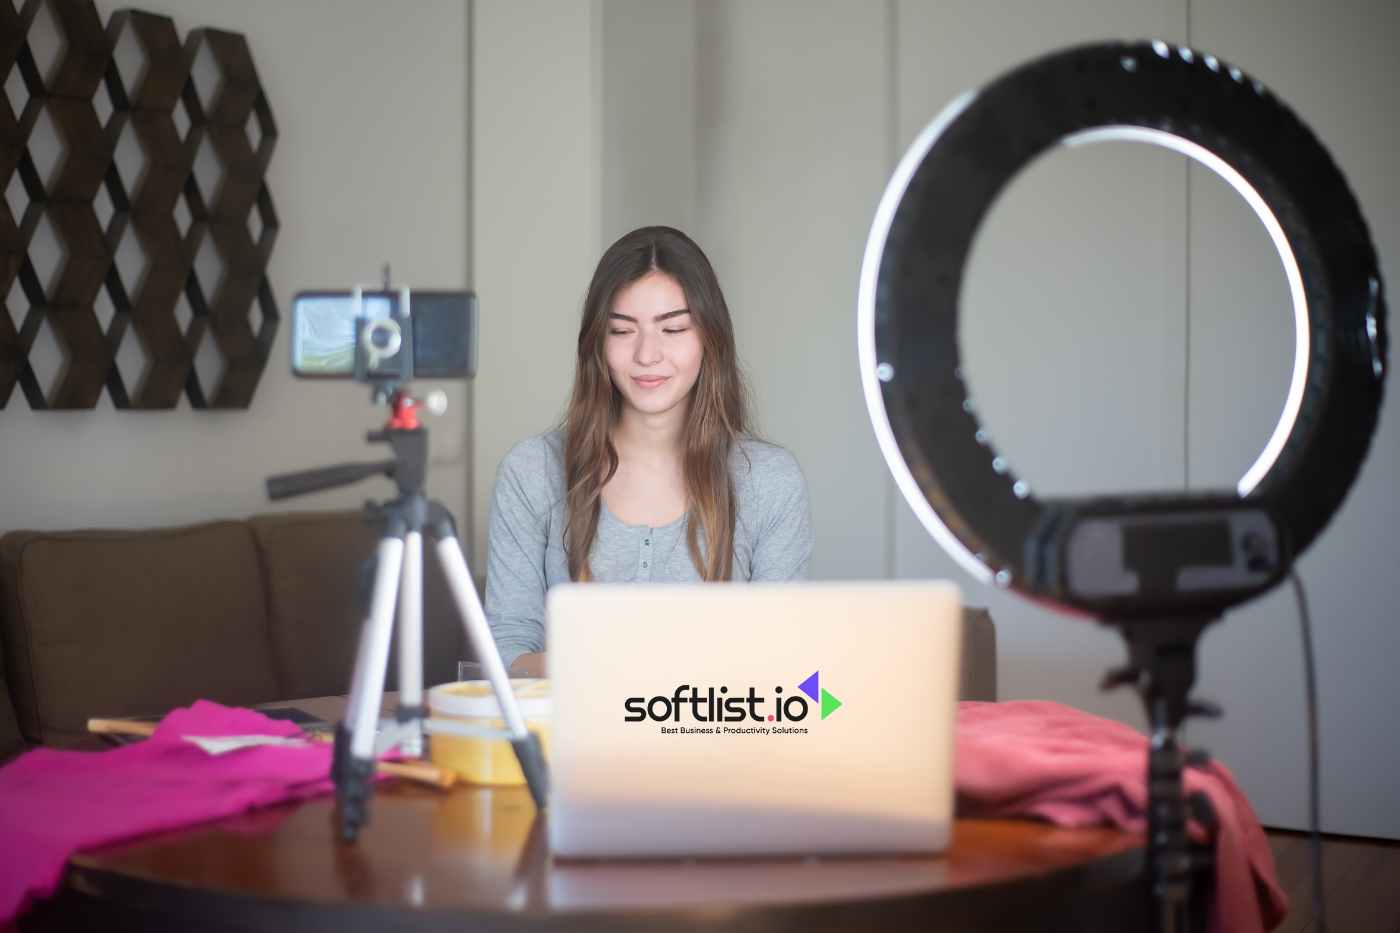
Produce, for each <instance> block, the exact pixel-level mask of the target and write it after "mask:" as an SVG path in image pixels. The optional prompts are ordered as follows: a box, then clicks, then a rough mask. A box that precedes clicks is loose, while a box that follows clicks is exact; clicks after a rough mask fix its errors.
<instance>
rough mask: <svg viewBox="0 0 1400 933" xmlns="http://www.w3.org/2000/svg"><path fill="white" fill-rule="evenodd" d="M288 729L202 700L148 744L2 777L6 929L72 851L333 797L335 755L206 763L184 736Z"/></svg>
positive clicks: (29, 758)
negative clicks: (318, 797)
mask: <svg viewBox="0 0 1400 933" xmlns="http://www.w3.org/2000/svg"><path fill="white" fill-rule="evenodd" d="M300 731H301V730H300V729H298V728H297V726H295V725H294V724H292V723H290V722H285V721H282V720H277V719H269V718H268V717H267V716H264V715H262V714H261V713H257V712H253V711H252V710H247V709H235V708H230V707H226V706H221V705H220V704H218V703H211V702H208V701H206V700H200V701H198V702H196V703H195V704H194V705H193V706H191V707H188V708H186V709H179V710H175V711H174V712H172V713H170V714H169V715H168V716H166V717H165V719H164V720H162V721H161V724H160V726H159V727H158V728H157V729H156V732H155V735H153V736H152V737H151V738H149V739H147V740H146V741H144V742H139V743H137V744H134V745H127V746H124V747H122V748H115V749H112V750H110V751H105V752H72V751H57V750H54V749H47V748H40V749H36V750H34V751H32V752H28V753H27V754H25V755H22V756H21V757H20V758H18V759H17V760H15V761H14V762H12V763H10V764H9V765H6V766H5V767H4V768H0V930H3V929H5V928H6V927H7V926H8V925H9V924H10V923H11V922H12V921H13V920H14V918H15V917H17V916H18V915H19V913H20V912H21V911H23V910H24V909H25V907H26V906H27V905H28V904H29V903H30V902H31V901H32V900H34V899H37V898H41V897H46V896H47V895H49V894H52V893H53V892H54V890H55V889H56V888H57V887H58V884H59V882H60V881H61V880H62V877H63V868H64V866H65V865H66V864H67V863H68V858H69V856H71V855H72V854H73V853H74V852H77V851H79V850H81V849H88V848H92V847H95V846H99V845H105V844H109V843H115V842H121V841H124V840H128V839H134V838H136V837H138V836H145V835H148V834H150V833H155V832H160V831H162V830H168V829H177V828H179V827H181V826H189V825H192V824H194V823H201V822H204V821H205V820H211V819H215V818H217V817H221V816H231V815H233V814H235V813H241V812H243V811H245V810H251V809H254V808H256V807H265V806H269V805H271V804H275V803H282V802H283V801H287V800H299V799H302V798H305V797H312V796H316V795H318V794H325V793H328V792H330V791H331V790H333V789H334V788H333V785H332V784H331V782H330V780H329V777H328V775H329V774H330V766H331V746H330V745H328V744H325V743H319V742H318V743H308V744H306V745H302V746H295V747H288V746H265V747H259V748H248V749H243V750H241V751H239V752H237V753H236V754H228V755H210V754H208V753H206V752H205V751H203V750H202V749H200V748H199V747H198V746H197V745H194V744H192V743H190V742H187V741H185V740H184V739H183V738H182V736H185V735H199V736H228V735H279V736H289V737H290V736H296V735H299V734H300Z"/></svg>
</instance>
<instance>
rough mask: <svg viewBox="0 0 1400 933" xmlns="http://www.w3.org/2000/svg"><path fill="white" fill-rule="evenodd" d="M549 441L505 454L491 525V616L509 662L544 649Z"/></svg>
mask: <svg viewBox="0 0 1400 933" xmlns="http://www.w3.org/2000/svg"><path fill="white" fill-rule="evenodd" d="M543 448H544V443H543V441H542V440H541V439H539V438H531V439H529V440H526V441H522V442H521V443H519V444H517V445H515V447H513V448H512V449H511V451H510V452H509V453H508V454H506V456H505V457H504V458H503V459H502V460H501V465H500V468H499V469H498V470H497V471H496V485H495V489H494V491H493V493H492V496H491V520H490V525H489V528H488V531H487V545H486V546H487V563H486V618H487V621H488V622H490V624H491V634H492V635H493V636H494V637H495V639H496V647H497V649H498V650H499V651H500V652H501V660H502V661H504V662H505V665H506V667H507V668H509V667H511V665H512V664H513V663H514V662H515V660H516V659H517V658H518V657H521V656H522V655H527V654H529V653H531V652H539V651H543V650H544V594H545V589H546V587H547V583H546V580H545V569H544V559H545V547H546V545H547V543H548V542H547V538H546V536H547V533H548V527H549V524H548V523H549V485H548V474H547V473H546V463H547V461H546V458H545V452H544V450H543Z"/></svg>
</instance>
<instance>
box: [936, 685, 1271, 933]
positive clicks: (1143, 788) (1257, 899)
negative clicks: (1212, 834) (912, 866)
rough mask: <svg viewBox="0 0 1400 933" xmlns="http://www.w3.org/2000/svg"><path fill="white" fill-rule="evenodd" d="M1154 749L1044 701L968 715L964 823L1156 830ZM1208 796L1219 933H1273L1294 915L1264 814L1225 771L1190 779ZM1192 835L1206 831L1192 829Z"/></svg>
mask: <svg viewBox="0 0 1400 933" xmlns="http://www.w3.org/2000/svg"><path fill="white" fill-rule="evenodd" d="M1146 772H1147V739H1146V738H1145V737H1143V735H1142V734H1141V733H1139V732H1137V731H1136V730H1134V729H1132V728H1129V727H1128V726H1125V725H1123V724H1122V723H1118V722H1114V721H1112V720H1109V719H1102V718H1100V717H1098V716H1091V715H1090V714H1088V713H1085V712H1081V711H1080V710H1077V709H1072V708H1070V707H1068V706H1062V705H1060V704H1058V703H1049V702H1042V701H1015V702H1006V703H974V702H964V703H960V704H959V705H958V728H957V775H956V779H955V783H956V786H957V793H958V815H959V816H970V817H978V816H981V817H995V816H1034V817H1040V818H1042V819H1045V820H1049V821H1050V822H1052V823H1055V824H1057V825H1060V826H1090V825H1094V824H1099V823H1112V824H1114V825H1116V826H1121V827H1122V828H1124V829H1128V830H1134V831H1137V832H1145V831H1146V829H1147V776H1146ZM1185 780H1186V793H1187V794H1191V793H1193V792H1194V791H1198V790H1201V791H1205V793H1206V794H1207V795H1208V796H1209V797H1210V802H1211V804H1213V805H1214V808H1215V812H1216V815H1217V817H1218V818H1219V822H1220V828H1219V831H1218V833H1217V834H1216V839H1215V899H1214V903H1213V904H1211V908H1210V928H1211V930H1212V931H1213V933H1226V931H1232V933H1234V931H1238V933H1260V931H1264V930H1272V929H1273V928H1274V927H1276V926H1278V925H1279V924H1280V923H1282V922H1283V918H1284V916H1285V915H1286V914H1287V913H1288V897H1287V895H1285V894H1284V892H1283V889H1282V888H1281V887H1279V883H1278V879H1277V877H1276V876H1275V869H1274V858H1273V853H1272V851H1271V850H1270V849H1269V840H1268V837H1267V836H1265V835H1264V830H1263V828H1262V827H1261V826H1260V825H1259V820H1258V818H1257V817H1256V816H1255V815H1254V808H1253V807H1251V806H1250V805H1249V801H1248V800H1246V799H1245V796H1244V794H1243V793H1241V792H1240V789H1239V787H1238V785H1236V784H1235V778H1234V776H1233V775H1231V774H1230V772H1229V771H1228V770H1227V769H1226V768H1225V766H1224V765H1222V764H1219V763H1218V762H1212V763H1210V764H1209V765H1207V766H1205V767H1204V768H1189V769H1187V771H1186V777H1185ZM1191 828H1192V834H1193V836H1195V837H1197V838H1201V839H1204V838H1205V836H1204V831H1203V830H1202V829H1201V828H1200V827H1199V826H1195V825H1194V824H1192V827H1191Z"/></svg>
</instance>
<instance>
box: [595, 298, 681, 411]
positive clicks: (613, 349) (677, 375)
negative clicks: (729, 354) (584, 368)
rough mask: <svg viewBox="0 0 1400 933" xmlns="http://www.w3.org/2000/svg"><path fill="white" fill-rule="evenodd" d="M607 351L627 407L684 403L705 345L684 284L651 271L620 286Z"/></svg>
mask: <svg viewBox="0 0 1400 933" xmlns="http://www.w3.org/2000/svg"><path fill="white" fill-rule="evenodd" d="M603 354H604V357H605V358H606V360H607V364H608V373H609V374H610V375H611V376H612V384H613V385H614V386H615V387H616V388H617V391H619V392H621V393H622V398H623V401H624V402H625V403H626V405H627V406H628V407H629V408H633V409H635V410H636V411H639V412H642V413H644V414H648V415H659V414H663V413H665V412H668V411H671V410H672V409H675V408H676V407H677V406H684V404H685V402H686V399H687V398H688V397H689V395H690V390H691V389H692V388H694V387H695V380H696V379H697V378H699V376H700V363H701V361H702V360H703V359H704V357H705V350H704V347H703V346H702V345H701V343H700V334H699V332H698V331H697V330H696V328H695V324H694V322H693V321H692V319H691V314H690V310H689V308H688V307H687V305H686V300H685V291H684V290H682V289H681V287H680V284H679V283H678V282H677V281H676V280H675V279H673V278H671V277H670V276H669V275H667V274H666V273H664V272H649V273H647V274H646V275H645V276H643V277H642V278H640V279H638V280H637V281H635V282H633V283H632V284H631V285H628V286H627V287H625V288H623V289H622V290H621V291H619V292H618V293H617V297H616V298H615V299H614V300H613V306H612V311H611V313H610V314H609V315H608V332H607V336H606V337H604V339H603ZM681 411H684V408H683V407H682V408H681Z"/></svg>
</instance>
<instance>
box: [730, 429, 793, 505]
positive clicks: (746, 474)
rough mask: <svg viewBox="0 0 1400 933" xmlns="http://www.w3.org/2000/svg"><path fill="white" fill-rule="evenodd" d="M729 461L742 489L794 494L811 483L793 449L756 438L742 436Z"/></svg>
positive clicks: (737, 482) (736, 482)
mask: <svg viewBox="0 0 1400 933" xmlns="http://www.w3.org/2000/svg"><path fill="white" fill-rule="evenodd" d="M729 462H730V470H731V471H732V473H733V475H734V481H735V484H736V485H737V486H739V487H740V488H741V489H749V490H753V491H755V492H757V493H759V494H765V493H782V492H789V493H790V492H792V491H796V490H803V489H805V488H806V485H807V481H806V479H805V478H804V477H803V475H802V467H801V466H799V465H798V463H797V458H796V457H794V456H793V455H792V452H791V451H789V450H788V449H787V448H786V447H779V446H778V445H777V444H771V443H769V442H768V441H762V440H759V439H758V438H756V437H744V438H741V439H740V441H739V443H738V444H736V445H735V447H734V451H733V453H732V454H731V455H730V458H729Z"/></svg>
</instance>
